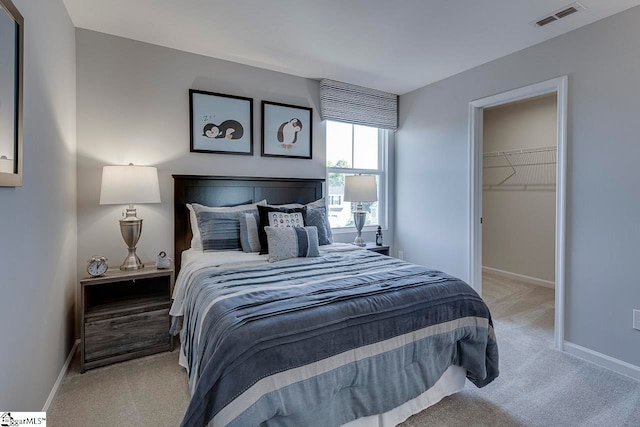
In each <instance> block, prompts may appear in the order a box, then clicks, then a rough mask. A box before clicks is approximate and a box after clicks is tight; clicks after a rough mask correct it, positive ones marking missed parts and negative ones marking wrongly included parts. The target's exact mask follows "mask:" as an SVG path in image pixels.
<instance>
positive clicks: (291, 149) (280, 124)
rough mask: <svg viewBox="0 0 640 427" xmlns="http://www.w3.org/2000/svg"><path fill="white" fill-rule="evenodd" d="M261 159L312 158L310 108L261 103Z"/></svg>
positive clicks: (311, 114)
mask: <svg viewBox="0 0 640 427" xmlns="http://www.w3.org/2000/svg"><path fill="white" fill-rule="evenodd" d="M261 133H262V135H261V136H262V141H261V155H262V157H284V158H289V159H312V158H313V109H312V108H310V107H302V106H298V105H290V104H282V103H278V102H271V101H262V132H261Z"/></svg>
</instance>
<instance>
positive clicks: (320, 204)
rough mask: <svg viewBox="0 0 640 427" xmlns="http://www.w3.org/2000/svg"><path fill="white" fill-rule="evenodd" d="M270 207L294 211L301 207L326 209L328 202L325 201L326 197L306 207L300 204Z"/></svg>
mask: <svg viewBox="0 0 640 427" xmlns="http://www.w3.org/2000/svg"><path fill="white" fill-rule="evenodd" d="M269 206H273V207H274V208H287V209H293V208H301V207H304V206H306V207H308V208H314V209H315V208H324V207H326V206H327V204H326V202H325V201H324V197H323V198H321V199H318V200H316V201H315V202H311V203H307V204H306V205H301V204H300V203H287V204H286V205H269Z"/></svg>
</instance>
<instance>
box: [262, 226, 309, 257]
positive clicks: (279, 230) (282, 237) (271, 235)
mask: <svg viewBox="0 0 640 427" xmlns="http://www.w3.org/2000/svg"><path fill="white" fill-rule="evenodd" d="M264 231H265V233H266V234H267V240H268V242H269V262H276V261H283V260H285V259H289V258H300V257H303V258H306V257H317V256H320V250H319V248H318V246H319V245H318V229H317V228H316V227H270V226H266V227H264Z"/></svg>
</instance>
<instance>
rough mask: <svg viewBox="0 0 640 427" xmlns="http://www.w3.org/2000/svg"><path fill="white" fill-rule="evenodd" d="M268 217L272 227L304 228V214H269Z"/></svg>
mask: <svg viewBox="0 0 640 427" xmlns="http://www.w3.org/2000/svg"><path fill="white" fill-rule="evenodd" d="M267 217H268V219H269V226H271V227H304V218H303V216H302V212H291V213H286V212H269V213H268V214H267ZM266 225H267V224H265V226H266Z"/></svg>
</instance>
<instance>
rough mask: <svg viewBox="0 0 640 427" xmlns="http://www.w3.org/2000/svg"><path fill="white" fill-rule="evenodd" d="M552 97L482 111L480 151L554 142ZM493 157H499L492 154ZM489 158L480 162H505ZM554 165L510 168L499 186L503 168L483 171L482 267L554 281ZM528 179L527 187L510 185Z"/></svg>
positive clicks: (555, 117)
mask: <svg viewBox="0 0 640 427" xmlns="http://www.w3.org/2000/svg"><path fill="white" fill-rule="evenodd" d="M557 111H558V110H557V108H556V95H555V94H552V95H548V96H544V97H540V98H535V99H532V100H528V101H525V102H515V103H511V104H507V105H501V106H499V107H494V108H488V109H485V110H484V126H483V132H484V134H483V137H482V144H483V151H484V153H485V154H486V153H496V152H499V151H509V150H523V149H528V148H538V147H548V146H554V145H556V142H557V141H556V140H557V125H556V122H557V120H558V113H557ZM550 158H551V154H550V153H548V154H539V155H531V154H529V155H524V156H517V155H516V156H512V160H511V161H512V162H513V163H515V164H522V163H524V162H528V161H533V162H536V161H540V160H548V159H550ZM498 159H499V158H498ZM496 160H497V158H493V159H491V158H489V159H487V162H485V165H486V166H491V165H504V164H506V162H505V161H504V160H502V161H496ZM555 171H556V168H555V165H538V166H526V167H516V168H515V172H516V175H515V176H513V177H511V178H510V179H508V180H507V181H505V182H504V184H505V185H502V186H496V187H491V188H486V185H487V184H488V183H494V184H497V183H499V182H501V181H502V180H503V179H504V178H506V177H507V176H508V175H507V173H510V172H511V169H509V168H502V167H500V168H486V169H483V175H484V176H483V180H482V182H483V184H484V185H485V189H484V191H483V193H482V266H483V267H491V268H495V269H498V270H501V271H505V272H509V273H516V274H520V275H525V276H528V277H533V278H536V279H542V280H545V281H547V282H554V280H555V271H554V269H555V237H556V233H555V231H556V224H555V222H556V192H555V186H554V185H535V184H537V183H543V182H545V183H547V182H554V181H555V180H549V179H548V176H547V175H550V176H551V177H553V174H555ZM512 183H529V184H533V185H532V186H530V187H523V186H521V185H510V184H512Z"/></svg>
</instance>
